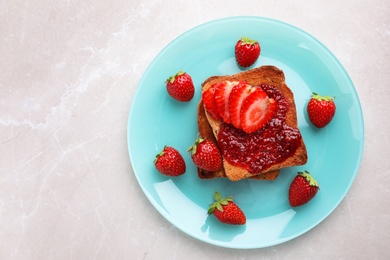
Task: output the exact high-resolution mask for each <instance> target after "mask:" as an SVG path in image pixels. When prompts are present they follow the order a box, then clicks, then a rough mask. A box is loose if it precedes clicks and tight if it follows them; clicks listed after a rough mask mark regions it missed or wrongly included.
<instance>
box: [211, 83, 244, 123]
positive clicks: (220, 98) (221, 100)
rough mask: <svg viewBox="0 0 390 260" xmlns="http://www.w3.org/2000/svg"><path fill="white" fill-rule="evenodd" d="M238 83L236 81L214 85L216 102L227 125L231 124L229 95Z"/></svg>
mask: <svg viewBox="0 0 390 260" xmlns="http://www.w3.org/2000/svg"><path fill="white" fill-rule="evenodd" d="M237 83H238V82H236V81H234V82H231V81H222V82H219V83H216V84H214V85H213V86H214V87H215V102H216V103H217V107H218V111H219V114H220V116H221V117H222V119H223V121H224V122H225V123H230V113H229V95H230V92H231V91H232V88H233V87H234V86H235V85H236V84H237Z"/></svg>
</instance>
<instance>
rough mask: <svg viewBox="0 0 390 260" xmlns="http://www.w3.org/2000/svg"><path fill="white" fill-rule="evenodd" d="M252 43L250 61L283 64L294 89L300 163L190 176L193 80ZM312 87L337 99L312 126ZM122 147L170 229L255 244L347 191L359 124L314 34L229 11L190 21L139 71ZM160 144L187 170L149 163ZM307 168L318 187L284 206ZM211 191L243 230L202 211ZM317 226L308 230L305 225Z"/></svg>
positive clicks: (221, 69) (231, 68)
mask: <svg viewBox="0 0 390 260" xmlns="http://www.w3.org/2000/svg"><path fill="white" fill-rule="evenodd" d="M244 35H245V36H247V37H250V38H254V39H257V40H258V41H259V42H260V44H261V48H262V50H261V54H260V57H259V59H258V61H257V62H256V64H254V65H253V67H258V66H261V65H274V66H277V67H279V68H280V69H282V70H283V71H284V73H285V76H286V83H287V85H288V86H289V87H290V88H291V89H292V91H293V92H294V95H295V102H296V106H297V116H298V125H299V128H300V130H301V133H302V136H303V138H304V141H305V143H306V146H307V151H308V157H309V160H308V162H307V164H306V165H304V166H300V167H291V168H287V169H283V170H282V171H281V174H280V176H279V177H278V179H277V180H275V181H256V180H242V181H239V182H231V181H229V180H226V179H214V180H201V179H199V178H198V176H197V173H196V168H195V166H194V165H193V163H192V161H191V158H190V156H189V154H188V153H187V148H188V147H190V146H191V145H192V144H193V142H194V140H195V139H196V137H197V133H198V132H197V104H198V101H199V99H200V97H201V83H202V82H203V81H204V80H205V79H206V78H208V77H209V76H212V75H226V74H234V73H237V72H240V71H241V70H240V69H239V68H238V67H237V65H236V63H235V58H234V45H235V43H236V41H237V40H238V39H239V38H241V37H242V36H244ZM179 70H184V71H186V72H187V73H189V74H190V75H191V76H192V78H193V81H194V84H195V87H196V90H195V96H194V98H193V99H192V100H191V101H190V102H188V103H181V102H178V101H175V100H174V99H172V98H171V97H170V96H169V95H168V94H167V92H166V88H165V80H166V79H167V78H168V77H169V76H171V75H173V74H175V73H176V72H178V71H179ZM312 92H317V93H320V94H323V95H330V96H335V97H336V99H335V100H336V106H337V112H336V115H335V117H334V118H333V120H332V122H331V123H330V124H329V125H328V126H327V127H325V128H323V129H316V128H315V127H313V126H312V125H310V123H309V121H308V118H307V115H306V112H305V109H306V104H307V102H308V100H309V98H310V95H311V93H312ZM127 138H128V149H129V155H130V161H131V164H132V167H133V171H134V174H135V176H136V178H137V180H138V183H139V185H140V187H141V188H142V190H143V192H144V193H145V195H146V197H147V198H148V199H149V200H150V202H151V203H152V204H153V206H154V207H155V208H156V209H157V211H158V212H160V213H161V215H162V216H164V217H165V218H166V219H167V220H168V221H169V222H171V223H172V224H173V225H174V226H176V227H177V228H179V229H180V230H182V231H183V232H185V233H187V234H188V235H190V236H192V237H194V238H196V239H199V240H201V241H204V242H206V243H209V244H213V245H217V246H221V247H228V248H240V249H244V248H261V247H267V246H271V245H276V244H280V243H283V242H285V241H288V240H291V239H293V238H296V237H298V236H300V235H302V234H303V233H305V232H307V231H309V230H311V229H312V228H313V227H315V226H316V225H318V224H319V223H320V222H321V221H322V220H324V219H325V218H326V217H327V216H328V215H329V214H330V213H331V212H332V211H333V210H334V209H335V208H336V207H337V205H338V204H339V203H340V202H341V200H342V199H343V198H344V196H345V195H346V193H347V192H348V190H349V188H350V186H351V184H352V182H353V180H354V178H355V176H356V174H357V171H358V167H359V164H360V160H361V157H362V152H363V142H364V127H363V116H362V111H361V106H360V102H359V98H358V96H357V93H356V90H355V88H354V85H353V83H352V81H351V79H350V78H349V76H348V74H347V72H346V71H345V69H344V68H343V66H342V65H341V64H340V62H339V61H338V60H337V59H336V58H335V56H334V55H333V54H332V53H331V52H330V51H329V50H328V49H327V48H326V47H325V46H324V45H323V44H321V43H320V42H319V41H318V40H316V39H315V38H313V37H312V36H311V35H309V34H307V33H306V32H304V31H302V30H300V29H298V28H296V27H294V26H291V25H289V24H286V23H283V22H280V21H276V20H272V19H267V18H262V17H230V18H225V19H220V20H215V21H211V22H208V23H205V24H202V25H200V26H197V27H195V28H193V29H191V30H189V31H187V32H185V33H184V34H182V35H181V36H179V37H178V38H176V39H175V40H174V41H172V42H171V43H170V44H169V45H168V46H166V47H165V48H164V49H163V50H162V51H161V52H160V53H159V54H158V56H157V57H156V58H155V59H154V60H153V62H152V63H151V64H150V66H149V67H148V68H147V70H146V71H145V73H144V75H143V76H142V78H141V80H140V82H139V85H138V86H137V89H136V92H135V95H134V97H133V100H132V104H131V108H130V113H129V118H128V132H127ZM164 145H169V146H173V147H175V148H176V149H178V150H179V152H180V153H181V154H182V155H183V157H184V159H185V162H186V165H187V171H186V173H185V174H184V175H182V176H180V177H176V178H169V177H165V176H163V175H161V174H159V173H158V172H157V170H156V169H155V168H154V165H153V163H152V162H153V160H154V158H155V156H156V154H157V153H159V152H160V151H161V150H162V149H163V147H164ZM302 170H308V171H309V172H311V173H312V175H313V176H314V177H315V178H316V179H317V181H318V182H319V184H320V191H319V192H318V193H317V195H316V197H315V198H314V199H313V200H312V201H310V202H309V203H308V204H306V205H303V206H301V207H297V208H292V207H290V206H289V203H288V187H289V185H290V183H291V181H292V179H293V178H294V176H295V175H296V173H297V172H298V171H302ZM214 191H220V192H221V194H222V195H223V196H228V195H234V199H235V201H236V203H237V204H238V205H239V206H240V207H241V208H242V210H243V211H244V212H245V214H246V216H247V223H246V225H243V226H229V225H224V224H221V223H219V222H218V221H217V220H216V219H215V218H214V217H213V216H208V215H207V209H208V207H209V205H210V203H212V201H213V193H214ZM312 232H315V231H312Z"/></svg>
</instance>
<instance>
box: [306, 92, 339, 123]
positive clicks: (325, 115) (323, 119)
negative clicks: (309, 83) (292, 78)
mask: <svg viewBox="0 0 390 260" xmlns="http://www.w3.org/2000/svg"><path fill="white" fill-rule="evenodd" d="M335 113H336V104H335V103H334V99H333V98H332V97H330V96H320V95H318V94H317V93H314V92H313V95H312V97H311V98H310V100H309V103H307V114H308V116H309V119H310V122H311V123H312V124H313V125H314V126H315V127H318V128H323V127H325V126H326V125H328V124H329V123H330V121H332V119H333V117H334V115H335Z"/></svg>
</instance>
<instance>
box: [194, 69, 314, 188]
mask: <svg viewBox="0 0 390 260" xmlns="http://www.w3.org/2000/svg"><path fill="white" fill-rule="evenodd" d="M198 129H199V134H200V136H201V137H202V138H208V139H210V140H212V141H213V142H215V143H216V144H217V146H218V148H219V150H220V152H221V155H222V159H223V167H222V168H221V169H220V170H218V171H216V172H206V171H203V170H201V169H198V175H199V177H200V178H202V179H211V178H217V177H227V178H229V179H230V180H232V181H238V180H241V179H244V178H251V179H260V180H274V179H276V177H277V176H278V175H279V172H280V169H282V168H286V167H290V166H297V165H303V164H305V163H306V162H307V151H306V146H305V143H304V141H303V138H302V136H301V133H300V131H299V128H298V122H297V115H296V107H295V102H294V95H293V93H292V91H291V90H290V89H289V88H288V86H287V85H286V83H285V76H284V73H283V71H282V70H280V69H278V68H276V67H274V66H262V67H258V68H254V69H251V70H247V71H244V72H240V73H237V74H234V75H227V76H213V77H210V78H208V79H206V80H205V81H204V82H203V83H202V99H201V101H200V102H199V105H198Z"/></svg>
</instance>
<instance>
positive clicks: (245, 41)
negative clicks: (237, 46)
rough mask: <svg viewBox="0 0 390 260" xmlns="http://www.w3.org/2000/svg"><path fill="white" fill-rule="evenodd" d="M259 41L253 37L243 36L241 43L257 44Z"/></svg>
mask: <svg viewBox="0 0 390 260" xmlns="http://www.w3.org/2000/svg"><path fill="white" fill-rule="evenodd" d="M256 42H257V41H256V40H253V39H251V38H248V37H246V36H243V37H242V38H241V45H245V44H255V43H256Z"/></svg>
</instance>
